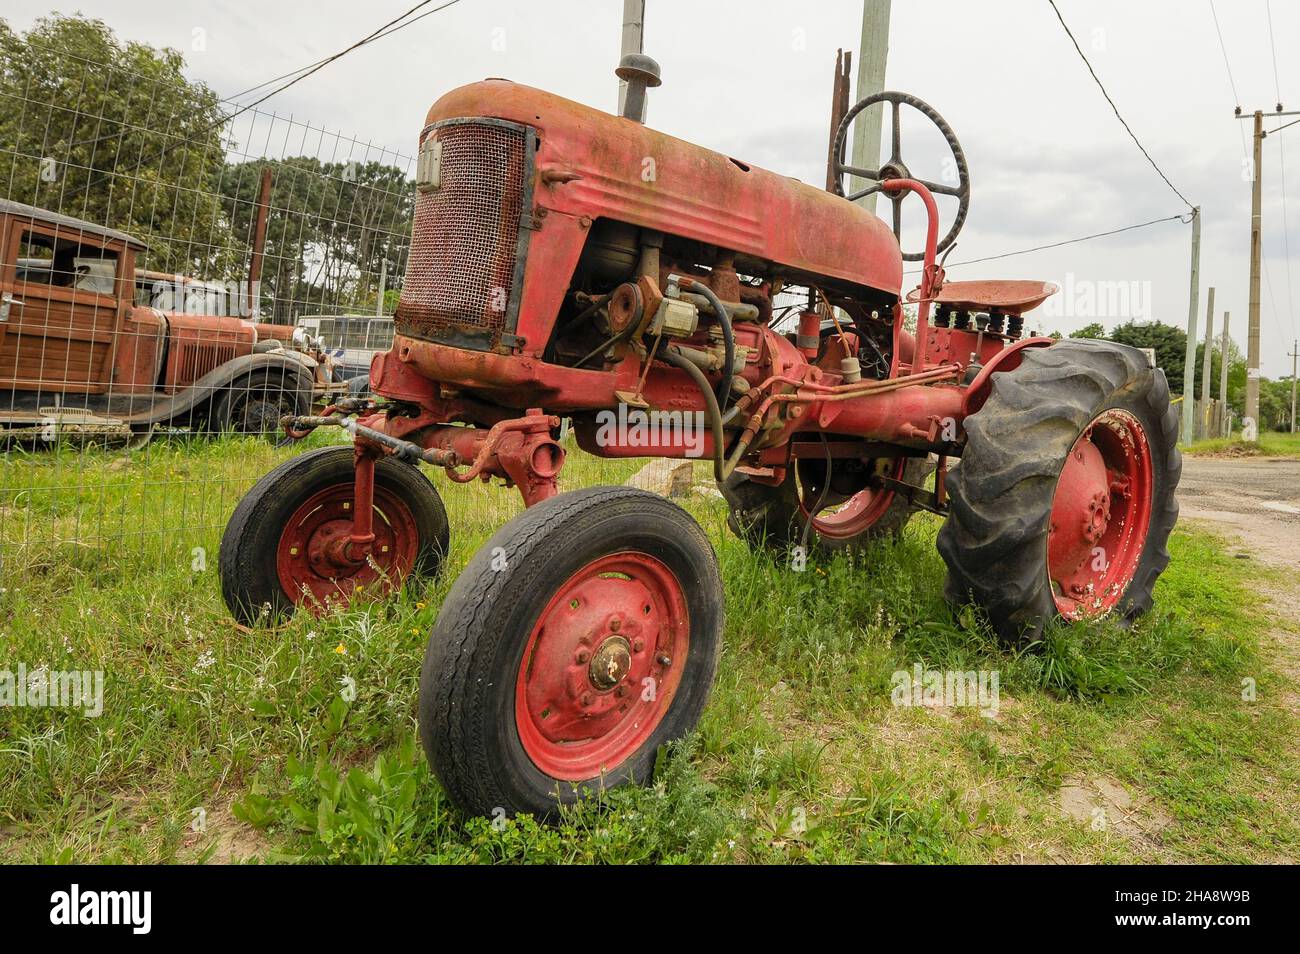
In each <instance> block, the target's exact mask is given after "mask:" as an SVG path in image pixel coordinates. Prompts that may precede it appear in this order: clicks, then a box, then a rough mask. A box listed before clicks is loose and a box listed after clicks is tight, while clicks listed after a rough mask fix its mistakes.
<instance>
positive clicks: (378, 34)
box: [226, 0, 460, 106]
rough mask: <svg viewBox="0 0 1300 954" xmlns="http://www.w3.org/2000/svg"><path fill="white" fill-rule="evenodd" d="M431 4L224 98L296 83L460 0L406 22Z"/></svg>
mask: <svg viewBox="0 0 1300 954" xmlns="http://www.w3.org/2000/svg"><path fill="white" fill-rule="evenodd" d="M432 2H433V0H424V2H423V3H420V4H417V5H416V6H415V7H413V8H411V9H410V10H408V11H406V13H404V14H402V15H401V16H400V17H398V18H397V19H396V20H393V21H391V22H389V23H387V24H385V25H384V26H382V27H380V28H379V29H378V30H376V31H375V32H374V33H371V34H370V35H369V36H367V37H365V38H364V39H362V40H360V41H359V42H357V43H354V44H353V45H352V46H350V47H348V48H347V49H345V50H342V51H341V52H339V53H335V54H334V55H333V56H327V57H325V58H323V59H319V60H317V61H316V62H315V63H308V64H307V65H306V66H301V67H299V68H298V69H296V70H290V71H289V72H288V73H284V74H282V75H280V76H277V77H275V78H273V79H269V80H267V81H266V82H264V83H258V84H257V85H256V86H250V87H249V88H248V89H245V90H241V91H240V92H238V93H235V94H234V95H233V96H228V97H226V98H227V99H228V100H236V99H240V98H241V97H244V96H247V95H248V94H249V93H255V92H257V91H258V90H259V89H264V88H265V87H267V86H270V85H271V84H272V83H278V82H280V80H283V79H288V78H289V77H291V76H293V77H297V78H296V79H294V80H293V83H296V82H298V81H299V80H303V79H306V78H307V77H308V76H310V75H311V74H312V73H314V72H316V71H317V70H318V69H320V68H321V67H323V66H326V65H328V64H329V63H332V62H333V61H334V60H337V59H338V58H339V57H341V56H343V55H344V54H346V53H350V52H351V51H352V50H355V49H357V48H358V47H362V46H365V45H367V44H369V43H374V42H375V41H376V40H382V39H384V38H385V37H388V36H392V35H393V34H394V33H396V32H398V31H399V30H405V29H406V28H407V27H409V26H412V25H414V24H416V23H419V22H420V21H421V20H423V19H424V18H425V17H429V16H433V14H435V13H437V12H438V11H439V10H445V9H447V7H450V6H453V5H455V4H457V3H460V0H448V2H447V3H444V4H442V5H440V6H437V7H434V8H433V9H432V10H426V11H425V12H424V13H421V14H420V15H419V16H418V17H412V18H411V19H410V20H406V18H407V17H409V16H411V14H412V13H414V12H415V11H416V10H419V9H420V7H423V6H426V5H427V4H429V3H432ZM403 20H405V21H406V22H404V23H403V22H402V21H403ZM300 73H301V74H302V75H301V76H299V75H298V74H300ZM293 83H286V84H285V85H284V86H282V87H280V89H279V90H276V91H275V92H276V93H278V92H282V91H283V90H286V89H288V88H289V87H290V86H292V85H293ZM274 95H275V93H270V94H268V97H266V98H269V97H270V96H274ZM258 102H261V100H258ZM250 105H253V106H256V105H257V103H252V104H250Z"/></svg>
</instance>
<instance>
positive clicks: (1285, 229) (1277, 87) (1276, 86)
mask: <svg viewBox="0 0 1300 954" xmlns="http://www.w3.org/2000/svg"><path fill="white" fill-rule="evenodd" d="M1264 10H1265V11H1266V12H1267V13H1268V45H1269V49H1270V51H1271V52H1272V54H1273V90H1274V92H1276V93H1277V111H1278V112H1279V113H1280V112H1281V111H1282V84H1281V83H1280V82H1279V81H1278V78H1277V41H1276V40H1275V39H1274V38H1273V3H1272V0H1266V2H1265V4H1264ZM1278 123H1279V126H1277V127H1276V128H1274V130H1273V132H1275V133H1276V132H1277V131H1278V129H1281V128H1285V127H1283V126H1282V125H1280V124H1281V119H1280V118H1279V119H1278ZM1286 125H1288V126H1289V125H1291V124H1290V123H1287V124H1286ZM1277 148H1278V160H1279V161H1278V175H1279V176H1280V179H1279V182H1280V184H1281V186H1282V253H1283V255H1284V256H1285V261H1286V309H1287V315H1288V316H1289V317H1290V319H1291V332H1292V337H1295V295H1294V294H1293V291H1292V285H1291V235H1290V232H1289V229H1290V227H1291V216H1290V214H1289V213H1288V212H1287V208H1286V142H1285V141H1284V140H1282V139H1280V138H1279V139H1278V140H1277Z"/></svg>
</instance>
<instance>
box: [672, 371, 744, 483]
mask: <svg viewBox="0 0 1300 954" xmlns="http://www.w3.org/2000/svg"><path fill="white" fill-rule="evenodd" d="M659 358H660V360H661V361H663V362H664V363H665V364H670V365H672V366H673V367H674V368H679V369H680V370H682V371H685V372H686V373H687V374H688V375H689V376H690V378H691V380H692V381H694V382H695V386H696V387H697V388H699V389H700V394H701V395H702V396H703V397H704V407H705V413H707V414H708V415H709V430H710V431H711V432H712V434H713V479H714V480H716V481H717V482H718V483H719V484H720V483H722V482H723V481H724V480H726V479H727V478H728V477H730V476H731V472H732V471H733V470H735V469H736V465H737V464H739V463H740V459H741V458H742V457H744V456H745V451H746V450H747V449H748V447H749V442H748V441H746V440H744V439H743V438H742V439H741V440H739V441H737V442H736V448H735V450H733V451H732V453H731V457H730V458H728V459H724V458H723V454H724V453H725V448H724V447H723V442H722V412H721V411H720V410H719V409H718V398H717V395H715V394H714V393H713V389H712V388H710V387H709V379H708V378H706V377H705V376H704V372H703V371H701V370H700V369H699V368H697V367H696V366H695V365H694V364H693V363H692V362H690V361H688V360H687V359H686V358H683V357H682V356H681V355H680V354H678V353H677V352H675V351H673V350H672V349H671V348H669V349H668V350H666V351H664V352H663V354H661V355H659ZM728 383H730V378H728Z"/></svg>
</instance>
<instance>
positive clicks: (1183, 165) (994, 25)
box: [0, 0, 1300, 377]
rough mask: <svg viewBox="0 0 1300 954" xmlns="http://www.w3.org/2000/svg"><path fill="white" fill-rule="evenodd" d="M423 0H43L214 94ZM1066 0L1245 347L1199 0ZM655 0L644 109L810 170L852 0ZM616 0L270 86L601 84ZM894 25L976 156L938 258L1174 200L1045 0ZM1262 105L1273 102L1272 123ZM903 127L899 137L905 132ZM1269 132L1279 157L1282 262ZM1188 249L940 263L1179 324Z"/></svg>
mask: <svg viewBox="0 0 1300 954" xmlns="http://www.w3.org/2000/svg"><path fill="white" fill-rule="evenodd" d="M414 2H415V0H371V2H368V3H358V2H356V0H316V2H310V3H308V2H292V0H290V2H276V3H267V2H262V3H236V2H229V0H173V2H169V3H159V2H156V0H155V2H145V0H81V2H79V3H77V4H75V6H74V5H61V4H60V3H59V2H57V0H56V4H55V8H56V9H59V10H60V12H63V13H72V12H75V11H80V12H82V13H85V14H87V15H89V16H95V17H98V18H101V19H103V20H105V21H106V22H107V23H108V24H109V25H110V26H112V27H113V28H114V29H115V30H116V31H117V33H118V34H119V36H121V37H122V38H125V39H133V40H140V41H145V42H148V43H151V44H154V45H158V46H163V45H166V46H172V47H175V48H177V49H179V50H181V51H182V52H184V53H185V55H186V58H187V61H188V63H189V70H188V72H189V75H190V76H191V77H192V78H195V79H201V80H203V81H204V82H206V83H208V84H209V85H210V86H212V87H213V88H214V89H215V90H217V91H218V92H219V93H222V94H223V95H230V94H233V93H236V92H238V91H240V90H243V89H245V88H247V87H249V86H253V85H254V84H257V83H261V82H263V81H265V80H268V79H271V78H272V77H275V76H278V75H280V74H282V73H286V72H288V71H290V70H294V69H296V68H298V67H301V66H304V65H306V64H308V63H310V62H312V61H314V60H317V59H320V58H321V57H324V56H327V55H329V54H332V53H335V52H337V51H338V50H340V49H342V48H344V47H346V46H348V45H349V44H350V43H352V42H355V41H356V40H357V39H360V38H361V37H362V36H364V35H366V34H368V33H370V32H371V31H373V30H375V29H376V28H377V27H379V26H380V25H382V24H383V23H385V22H387V21H389V20H391V19H393V18H394V17H396V16H398V15H399V14H401V13H402V12H403V11H405V10H406V9H408V8H409V7H411V6H413V5H414ZM439 2H441V0H439ZM1058 5H1059V7H1060V9H1061V12H1062V14H1063V16H1064V17H1065V19H1066V22H1067V23H1068V24H1069V25H1070V27H1071V29H1072V30H1073V31H1074V33H1075V36H1076V37H1077V38H1078V39H1079V42H1080V44H1081V45H1082V46H1083V48H1084V51H1085V52H1086V53H1087V55H1088V57H1089V59H1090V60H1091V61H1092V63H1093V66H1094V68H1095V69H1096V70H1097V73H1098V75H1099V76H1100V77H1101V79H1102V81H1103V82H1104V83H1105V84H1106V87H1107V89H1108V90H1109V91H1110V93H1111V95H1112V96H1113V97H1114V98H1115V101H1116V103H1117V104H1118V106H1119V108H1120V111H1121V112H1122V113H1123V115H1124V117H1125V119H1127V120H1128V122H1129V124H1130V125H1131V126H1132V128H1133V130H1134V132H1135V133H1136V134H1137V136H1138V138H1139V139H1141V141H1142V142H1143V144H1144V145H1145V146H1146V147H1147V149H1148V150H1149V151H1150V153H1151V155H1152V156H1153V157H1154V159H1155V161H1156V162H1157V163H1158V164H1159V165H1160V167H1161V168H1162V169H1163V170H1164V171H1165V173H1166V174H1167V175H1168V176H1169V178H1170V179H1171V180H1172V182H1173V183H1174V185H1175V186H1177V187H1178V189H1179V190H1180V191H1181V192H1182V193H1183V194H1184V195H1186V196H1187V197H1188V198H1189V199H1190V200H1191V201H1192V202H1193V203H1194V204H1199V205H1200V206H1201V209H1202V215H1203V230H1202V243H1203V244H1202V252H1201V277H1202V282H1201V294H1200V311H1201V314H1200V316H1199V321H1200V328H1201V333H1202V334H1203V332H1204V309H1205V304H1206V289H1207V287H1208V286H1209V285H1214V286H1216V288H1217V297H1216V308H1215V311H1216V313H1217V314H1216V317H1215V324H1216V331H1218V330H1221V328H1222V315H1223V312H1224V311H1225V310H1227V311H1231V312H1232V334H1233V338H1234V339H1235V340H1236V341H1237V342H1238V344H1239V345H1241V346H1242V348H1243V350H1244V347H1245V342H1246V311H1247V287H1248V278H1249V215H1250V184H1249V182H1248V181H1247V180H1246V178H1245V177H1244V176H1243V170H1242V158H1243V142H1244V143H1245V144H1246V146H1247V147H1248V146H1249V122H1245V121H1239V120H1236V119H1234V118H1233V115H1232V110H1233V107H1234V106H1235V105H1237V104H1236V102H1235V100H1234V96H1233V93H1232V91H1231V89H1230V86H1229V81H1228V74H1227V71H1226V70H1225V67H1224V61H1223V55H1222V53H1221V52H1220V50H1219V45H1218V40H1217V38H1216V35H1215V28H1214V21H1213V19H1212V17H1211V9H1210V4H1209V2H1208V0H1185V2H1174V0H1144V2H1140V3H1135V2H1133V0H1125V2H1111V0H1058ZM40 6H42V5H39V4H32V3H30V2H27V0H24V2H22V3H18V2H15V0H0V16H3V17H4V18H5V19H6V20H8V21H9V23H10V24H11V25H12V26H13V27H15V28H17V29H26V28H27V27H28V26H30V25H31V23H32V21H33V20H34V19H35V17H36V16H37V15H38V14H39V12H40V10H39V7H40ZM1217 6H1218V13H1219V20H1220V25H1221V27H1222V29H1223V36H1224V42H1225V44H1226V46H1227V54H1228V59H1229V62H1230V64H1231V68H1232V71H1233V76H1234V79H1235V82H1236V87H1237V91H1238V93H1239V94H1240V96H1241V98H1242V103H1241V105H1242V106H1243V108H1245V109H1254V108H1256V107H1261V108H1264V109H1266V110H1271V109H1272V107H1273V105H1274V103H1275V102H1276V101H1277V98H1278V94H1277V92H1276V91H1275V89H1276V87H1275V82H1274V74H1273V61H1272V57H1271V54H1270V48H1269V33H1268V20H1267V14H1266V7H1265V2H1264V0H1218V4H1217ZM647 8H648V9H647V15H646V33H645V36H646V40H645V48H646V52H647V53H649V54H650V55H652V56H653V57H655V58H656V59H657V60H658V61H659V63H660V64H661V66H662V69H663V78H664V85H663V86H662V87H660V88H659V89H656V90H653V91H652V92H651V99H650V107H649V123H650V125H652V126H654V127H656V128H658V129H662V130H664V131H666V132H669V133H671V134H673V135H675V136H679V137H681V138H683V139H688V140H692V141H695V142H699V143H701V144H703V145H706V146H708V147H710V148H713V149H717V150H719V151H722V152H726V153H728V154H730V155H732V156H736V157H739V158H743V159H745V160H748V161H751V162H753V163H755V164H758V165H761V166H765V167H767V168H769V169H773V170H775V171H778V172H781V173H784V174H787V175H793V176H796V177H798V178H801V179H803V180H805V181H808V182H812V183H815V184H819V185H820V184H822V183H823V181H824V175H825V173H824V157H825V149H826V136H827V127H828V122H829V115H828V114H829V101H830V82H831V75H832V71H833V66H834V60H835V50H836V48H837V47H843V48H846V49H852V50H854V51H855V54H856V50H857V47H858V41H859V30H860V20H861V4H860V2H859V0H817V2H812V0H802V2H796V0H768V2H715V0H690V2H687V0H647ZM621 9H622V4H621V2H620V0H588V2H576V0H460V2H459V3H457V4H455V5H454V6H452V7H450V8H448V9H446V10H444V11H441V12H439V13H435V14H433V15H432V16H429V17H427V18H426V19H424V20H422V21H421V22H420V23H418V24H416V25H414V26H412V27H410V28H409V29H406V30H403V31H401V32H399V33H397V34H395V35H394V36H392V37H389V38H386V39H384V40H382V41H379V42H376V43H374V44H372V45H370V46H367V47H364V48H362V49H359V50H357V51H355V52H354V53H351V54H349V55H348V56H346V57H344V58H343V59H341V60H339V61H338V62H337V63H333V64H331V65H329V66H327V67H326V68H325V69H323V70H321V71H320V72H319V73H317V74H316V75H314V76H312V77H310V78H308V79H307V80H305V81H303V82H302V83H300V84H298V85H297V86H294V87H293V88H291V89H289V90H287V91H285V92H284V93H282V94H280V95H278V96H276V97H275V98H274V99H273V100H271V101H270V102H269V103H267V104H266V107H265V108H268V109H269V108H274V109H276V110H277V111H278V112H280V113H281V114H287V113H291V114H293V115H294V116H295V117H297V118H300V119H301V118H309V119H311V120H312V121H313V122H314V123H316V124H324V125H325V126H327V127H329V128H332V129H337V130H342V131H343V132H345V133H347V134H349V135H355V136H357V137H358V138H360V139H361V140H363V141H372V142H374V143H377V144H378V143H383V144H386V145H388V146H391V147H393V148H395V149H399V150H401V151H402V152H405V153H410V152H412V151H413V150H414V144H415V137H416V136H417V134H418V132H419V129H420V126H421V122H422V120H423V117H424V114H425V111H426V110H427V109H428V107H429V105H430V104H431V103H432V102H433V101H434V100H435V99H436V98H437V97H438V96H439V95H441V94H442V93H443V92H445V91H447V90H449V89H451V88H453V87H455V86H458V85H461V84H463V83H467V82H472V81H475V80H478V79H482V78H484V77H487V76H502V77H506V78H508V79H512V80H515V81H516V82H520V83H526V84H528V85H531V86H538V87H542V88H545V89H549V90H551V91H554V92H557V93H560V94H561V95H564V96H568V97H570V98H573V99H576V100H580V101H582V102H585V103H589V104H591V105H593V106H597V107H600V108H603V109H609V110H613V109H614V107H615V102H616V97H617V81H616V80H615V79H614V77H613V68H614V66H615V65H616V64H617V60H618V52H619V26H620V20H621ZM1272 16H1273V28H1274V35H1275V37H1276V39H1277V42H1278V44H1279V46H1278V51H1277V56H1278V74H1279V76H1278V83H1277V85H1278V86H1280V89H1281V97H1282V102H1283V103H1284V104H1285V105H1286V107H1287V108H1300V62H1298V60H1300V58H1298V57H1297V55H1296V54H1297V49H1296V40H1297V38H1298V37H1300V3H1295V2H1291V0H1273V4H1272ZM196 31H198V32H196ZM890 34H891V37H890V50H889V63H888V70H887V82H886V86H887V87H889V88H892V89H900V90H905V91H908V92H911V93H914V94H915V95H917V96H919V97H921V98H922V99H924V100H926V101H927V102H929V103H930V104H931V105H933V106H934V107H935V108H936V109H937V110H938V111H939V112H940V113H941V114H942V115H943V116H944V117H945V118H946V119H947V120H948V122H949V124H950V125H951V126H952V128H953V130H954V131H955V132H956V134H957V136H958V138H959V139H960V140H961V143H962V146H963V148H964V149H965V152H966V156H967V160H968V162H969V164H970V168H971V179H972V191H973V194H972V199H971V207H970V217H969V219H968V221H967V224H966V227H965V229H964V231H963V232H962V234H961V237H960V239H959V242H958V247H957V248H956V249H955V250H954V252H953V254H952V261H954V262H958V261H962V260H964V259H969V258H977V257H983V256H986V255H996V254H999V253H1002V252H1007V251H1013V250H1016V249H1022V248H1026V247H1030V246H1034V245H1040V244H1045V243H1050V242H1056V241H1061V240H1064V239H1068V238H1073V237H1077V236H1081V235H1085V234H1088V233H1092V232H1099V231H1105V230H1109V229H1113V228H1119V227H1122V226H1126V225H1131V224H1134V223H1138V222H1144V221H1147V220H1149V219H1155V218H1160V217H1163V216H1167V215H1173V214H1176V213H1179V212H1186V211H1187V210H1186V206H1184V205H1183V203H1182V201H1181V200H1180V199H1179V198H1178V196H1177V195H1175V194H1174V193H1173V192H1172V191H1171V190H1170V188H1169V187H1168V186H1167V185H1165V183H1164V182H1163V181H1162V180H1161V179H1160V177H1159V175H1158V174H1157V173H1156V171H1155V170H1154V169H1152V168H1151V166H1150V164H1148V162H1147V161H1146V159H1145V158H1144V157H1143V156H1142V154H1141V153H1140V152H1139V151H1138V149H1137V147H1136V146H1135V145H1134V144H1133V142H1132V140H1130V139H1129V137H1128V135H1127V134H1126V133H1125V131H1124V129H1123V127H1122V126H1121V125H1120V123H1119V122H1118V120H1116V118H1115V116H1114V114H1113V113H1112V112H1111V109H1110V107H1109V106H1108V105H1107V103H1106V101H1105V100H1104V98H1103V97H1102V95H1101V92H1100V91H1099V90H1098V89H1097V87H1096V85H1095V84H1094V83H1093V80H1092V78H1091V77H1090V76H1089V75H1088V72H1087V69H1086V67H1085V66H1084V64H1083V62H1082V61H1081V60H1080V59H1079V57H1078V55H1077V54H1076V53H1075V50H1074V48H1073V46H1072V45H1071V44H1070V41H1069V39H1068V38H1067V37H1066V35H1065V33H1064V31H1063V30H1062V29H1061V26H1060V24H1059V23H1058V22H1057V20H1056V17H1055V15H1054V14H1053V12H1052V9H1051V7H1050V5H1049V4H1048V3H1047V0H1005V2H992V0H984V2H977V0H896V2H895V3H894V5H893V19H892V23H891V31H890ZM196 40H201V44H198V43H196ZM196 45H202V46H203V49H201V50H199V49H195V46H196ZM855 92H856V91H855ZM854 98H855V99H856V98H857V97H856V95H855V97H854ZM1275 124H1276V121H1275V120H1267V119H1266V126H1272V125H1275ZM1239 127H1240V128H1239ZM907 132H911V128H910V127H909V129H908V130H907ZM1243 133H1246V134H1247V135H1246V136H1245V137H1244V138H1243V135H1242V134H1243ZM911 141H915V142H916V143H917V145H916V147H915V148H916V152H909V150H908V147H909V142H911ZM1283 146H1284V147H1285V149H1286V151H1287V153H1288V158H1289V159H1290V164H1289V168H1287V169H1286V170H1285V171H1286V172H1287V173H1289V174H1290V178H1289V180H1288V185H1289V186H1290V189H1289V190H1288V194H1287V203H1288V207H1287V211H1288V212H1289V213H1290V225H1291V228H1290V230H1289V238H1290V245H1291V246H1292V249H1291V252H1292V255H1291V261H1292V265H1291V267H1290V269H1288V259H1287V255H1286V248H1285V237H1286V234H1287V230H1285V228H1284V217H1283V195H1284V191H1283V185H1282V179H1283V167H1282V165H1281V158H1282V154H1281V151H1280V147H1283ZM904 154H905V158H907V159H908V161H909V163H910V164H911V165H912V171H913V173H914V174H919V175H923V176H925V177H926V178H938V176H939V174H940V169H939V167H938V165H937V163H938V156H937V153H936V152H935V149H934V144H933V143H932V142H929V143H927V140H926V139H925V137H924V136H923V135H922V134H921V133H920V132H919V131H918V132H917V133H916V138H915V139H914V140H912V139H910V138H909V137H908V136H907V135H905V138H904ZM913 156H915V157H916V158H915V160H914V159H913ZM1263 165H1264V250H1265V264H1266V275H1267V279H1266V280H1265V281H1264V282H1263V283H1262V292H1261V298H1262V308H1261V326H1262V337H1263V348H1262V352H1263V371H1264V374H1265V375H1267V376H1269V377H1279V376H1283V375H1289V373H1290V359H1289V358H1288V357H1287V352H1289V351H1290V350H1292V347H1291V342H1292V338H1293V337H1294V336H1295V335H1296V334H1297V333H1300V321H1297V319H1296V318H1295V309H1294V307H1293V304H1292V303H1294V302H1296V301H1297V300H1298V299H1297V298H1296V295H1295V293H1294V292H1295V291H1300V289H1295V290H1294V291H1293V286H1294V285H1296V284H1297V283H1298V282H1297V279H1300V275H1297V274H1296V272H1297V271H1298V270H1300V269H1297V268H1296V266H1295V264H1294V262H1295V261H1296V260H1300V125H1298V126H1295V127H1292V128H1291V129H1289V130H1287V131H1286V132H1283V133H1281V134H1280V135H1279V136H1277V137H1269V138H1268V139H1266V140H1265V145H1264V163H1263ZM913 201H915V200H913ZM881 211H884V208H883V207H882V209H881ZM905 224H906V225H907V226H908V227H907V228H906V229H905V233H904V236H903V245H904V246H905V247H907V248H909V249H910V248H916V247H918V246H919V244H920V242H921V238H922V236H921V233H920V230H919V227H917V226H915V225H914V224H913V220H911V219H909V221H908V222H907V223H905ZM944 227H945V228H946V224H945V226H944ZM1189 257H1190V228H1189V227H1188V226H1187V225H1184V224H1182V223H1180V222H1177V221H1174V222H1167V223H1163V224H1160V225H1155V226H1152V227H1150V228H1146V229H1141V230H1137V231H1133V232H1128V233H1125V234H1124V235H1118V236H1113V237H1109V238H1102V239H1097V240H1095V241H1092V242H1087V243H1083V244H1079V245H1072V246H1067V247H1065V248H1060V249H1052V250H1047V251H1041V252H1036V253H1033V254H1029V255H1022V256H1017V257H1014V258H1009V259H1004V260H1000V261H995V262H988V263H983V264H977V265H969V266H960V267H953V268H950V269H949V276H950V278H953V279H959V278H960V279H968V278H979V277H993V278H997V277H1006V278H1011V277H1020V278H1041V279H1048V280H1053V281H1056V282H1058V283H1060V284H1062V285H1065V286H1066V287H1067V288H1071V289H1073V290H1074V292H1075V297H1074V300H1073V301H1072V302H1064V303H1063V304H1062V305H1058V306H1056V307H1055V309H1054V311H1053V312H1052V313H1050V314H1045V315H1042V316H1041V317H1039V318H1038V319H1037V321H1035V320H1034V318H1033V316H1031V319H1030V322H1029V323H1030V325H1031V327H1032V326H1034V325H1038V326H1041V327H1043V328H1044V329H1046V330H1051V329H1059V330H1061V331H1063V332H1069V331H1071V330H1073V329H1075V328H1078V327H1081V326H1082V325H1085V324H1087V323H1089V322H1090V321H1093V320H1098V319H1100V320H1102V321H1103V323H1105V324H1107V325H1113V324H1115V323H1117V321H1118V320H1120V319H1122V318H1124V317H1126V316H1124V315H1115V314H1100V315H1094V314H1092V313H1089V312H1088V310H1087V308H1086V304H1087V303H1086V301H1085V300H1084V299H1082V298H1081V297H1080V296H1081V295H1084V294H1086V293H1087V292H1088V290H1095V289H1096V287H1097V283H1101V282H1111V283H1114V282H1121V283H1135V284H1134V285H1133V286H1132V288H1133V291H1134V295H1133V296H1131V300H1130V310H1131V311H1132V312H1133V316H1135V317H1139V318H1142V317H1146V316H1147V313H1148V312H1149V314H1150V317H1154V318H1156V319H1159V320H1161V321H1165V322H1167V323H1171V324H1178V325H1185V324H1186V321H1187V306H1188V290H1189V275H1188V267H1189ZM1146 283H1149V286H1147V285H1146ZM1126 287H1128V286H1126ZM1147 287H1149V289H1150V300H1149V302H1148V301H1147V300H1146V299H1145V292H1144V291H1143V290H1144V289H1145V288H1147ZM1058 297H1059V296H1058ZM1081 306H1083V307H1081Z"/></svg>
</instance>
